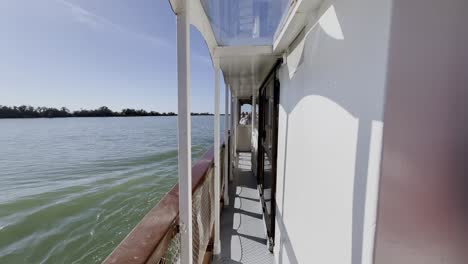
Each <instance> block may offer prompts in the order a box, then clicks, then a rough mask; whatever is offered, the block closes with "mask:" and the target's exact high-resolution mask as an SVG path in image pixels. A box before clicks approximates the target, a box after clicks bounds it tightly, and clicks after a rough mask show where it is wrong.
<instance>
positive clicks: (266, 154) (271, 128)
mask: <svg viewBox="0 0 468 264" xmlns="http://www.w3.org/2000/svg"><path fill="white" fill-rule="evenodd" d="M280 64H281V61H278V62H277V63H276V64H275V66H274V68H273V69H272V70H271V72H270V73H269V74H268V76H267V78H266V79H265V81H264V82H263V84H262V86H261V87H260V91H259V100H258V101H259V113H258V116H259V120H258V135H259V136H258V157H257V159H258V160H257V164H258V166H257V181H258V187H259V191H260V198H261V202H262V206H263V215H264V219H265V224H266V227H267V233H268V239H269V245H270V251H272V250H273V242H274V236H275V196H276V156H277V145H278V107H279V87H280V83H279V80H278V76H277V71H278V67H279V65H280Z"/></svg>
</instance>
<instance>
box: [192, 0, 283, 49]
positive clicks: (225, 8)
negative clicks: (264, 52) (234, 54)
mask: <svg viewBox="0 0 468 264" xmlns="http://www.w3.org/2000/svg"><path fill="white" fill-rule="evenodd" d="M291 1H292V0H202V1H201V2H202V5H203V8H204V9H205V12H206V14H207V16H208V18H209V20H210V23H211V27H212V29H213V32H214V34H215V37H216V40H217V42H218V44H219V45H220V46H234V45H271V44H272V43H273V36H274V34H275V32H276V29H277V28H278V25H279V23H280V21H281V19H282V17H283V14H284V13H285V12H287V9H288V8H289V5H290V2H291Z"/></svg>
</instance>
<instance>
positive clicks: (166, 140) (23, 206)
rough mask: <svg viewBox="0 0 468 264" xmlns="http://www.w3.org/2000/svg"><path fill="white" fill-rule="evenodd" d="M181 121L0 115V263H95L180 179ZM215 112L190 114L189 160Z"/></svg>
mask: <svg viewBox="0 0 468 264" xmlns="http://www.w3.org/2000/svg"><path fill="white" fill-rule="evenodd" d="M176 128H177V118H176V117H126V118H117V117H113V118H63V119H60V118H57V119H10V120H6V119H4V120H0V263H2V264H9V263H14V264H18V263H100V262H101V261H102V260H103V259H104V258H105V257H106V256H107V255H108V254H109V253H110V252H111V251H112V250H113V248H114V247H115V246H117V244H118V243H119V242H120V241H121V240H122V239H123V238H124V237H125V236H126V235H127V234H128V233H129V232H130V231H131V230H132V228H133V227H134V226H135V225H136V224H137V223H138V221H139V220H140V219H141V218H142V217H143V216H144V215H145V214H146V213H147V212H148V211H149V210H150V209H151V208H152V207H153V206H154V205H155V204H156V203H157V202H158V201H159V199H160V198H161V197H162V196H163V195H164V194H165V193H166V192H167V191H168V190H169V189H170V188H171V187H172V186H173V185H174V184H175V183H176V181H177V134H176ZM212 142H213V118H212V117H193V118H192V151H193V158H194V159H196V158H198V157H200V156H201V155H202V154H203V152H204V151H206V150H207V149H208V147H209V146H210V145H211V144H212Z"/></svg>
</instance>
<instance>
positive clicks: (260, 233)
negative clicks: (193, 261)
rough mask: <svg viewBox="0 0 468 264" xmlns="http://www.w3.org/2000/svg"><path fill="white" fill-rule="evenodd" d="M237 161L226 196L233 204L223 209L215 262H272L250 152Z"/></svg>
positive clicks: (240, 154)
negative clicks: (218, 246) (218, 256)
mask: <svg viewBox="0 0 468 264" xmlns="http://www.w3.org/2000/svg"><path fill="white" fill-rule="evenodd" d="M238 164H239V167H238V168H237V170H236V172H235V177H234V180H233V182H232V184H231V185H230V186H229V196H230V197H231V199H233V200H234V203H230V205H229V206H227V207H225V208H223V210H222V214H221V256H220V258H219V259H218V260H215V261H214V263H274V258H273V254H271V253H270V251H268V249H267V238H266V232H265V224H264V222H263V219H262V207H261V204H260V197H259V193H258V190H257V182H256V179H255V178H254V176H253V174H252V169H251V167H252V166H251V154H250V153H239V160H238Z"/></svg>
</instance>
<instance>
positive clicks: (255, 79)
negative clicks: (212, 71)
mask: <svg viewBox="0 0 468 264" xmlns="http://www.w3.org/2000/svg"><path fill="white" fill-rule="evenodd" d="M169 1H170V3H171V6H172V8H173V10H174V12H175V13H176V14H177V10H178V9H177V3H178V0H169ZM320 2H321V1H320V0H191V1H190V10H189V13H188V15H189V18H190V23H191V24H192V25H193V26H195V27H196V28H197V29H198V30H199V31H200V33H201V34H202V36H203V37H204V39H205V41H206V44H207V47H208V49H209V51H210V54H211V58H212V61H213V64H219V67H220V69H221V71H222V72H223V75H224V80H225V82H226V83H227V84H229V85H230V86H231V91H232V93H233V94H234V95H235V96H237V97H239V98H246V97H250V96H251V95H252V92H253V89H258V88H259V85H260V84H261V82H262V81H263V79H264V78H265V77H266V74H267V73H268V72H269V70H270V68H271V67H272V66H273V64H274V63H275V61H276V59H277V58H279V57H280V56H281V54H282V52H283V51H284V49H285V48H286V47H287V45H285V44H284V43H286V44H288V43H289V42H291V41H292V40H293V39H294V38H295V37H296V36H297V34H298V33H299V32H300V30H302V29H303V22H305V21H306V20H307V19H306V18H303V19H302V21H300V22H302V23H301V24H302V26H298V25H297V23H296V24H295V26H294V27H293V29H294V30H293V31H292V32H291V30H290V32H288V34H284V31H285V30H286V27H287V26H288V24H289V23H290V22H291V21H292V20H291V17H294V16H295V14H296V13H299V10H300V9H301V8H302V9H303V8H304V7H307V8H308V9H309V8H310V7H312V6H314V7H317V6H318V3H320ZM312 4H313V5H312ZM294 22H297V18H296V20H294ZM279 38H281V41H279ZM285 38H288V39H287V40H285ZM274 44H275V45H274ZM278 44H279V45H278ZM274 46H275V49H273V47H274Z"/></svg>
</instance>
